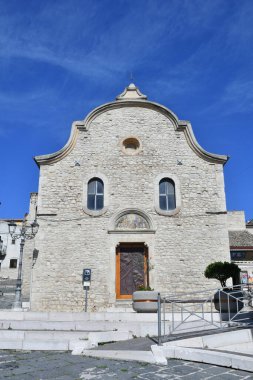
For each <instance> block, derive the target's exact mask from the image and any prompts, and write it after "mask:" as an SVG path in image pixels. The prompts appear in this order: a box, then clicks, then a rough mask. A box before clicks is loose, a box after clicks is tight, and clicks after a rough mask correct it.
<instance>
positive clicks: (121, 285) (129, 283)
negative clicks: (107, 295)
mask: <svg viewBox="0 0 253 380" xmlns="http://www.w3.org/2000/svg"><path fill="white" fill-rule="evenodd" d="M147 255H148V253H147V249H146V247H145V246H144V244H137V243H129V244H127V243H125V244H123V243H121V244H120V245H119V246H118V247H117V251H116V296H117V299H128V298H132V294H133V292H134V291H135V290H138V288H139V286H141V285H144V286H147V285H148V271H147Z"/></svg>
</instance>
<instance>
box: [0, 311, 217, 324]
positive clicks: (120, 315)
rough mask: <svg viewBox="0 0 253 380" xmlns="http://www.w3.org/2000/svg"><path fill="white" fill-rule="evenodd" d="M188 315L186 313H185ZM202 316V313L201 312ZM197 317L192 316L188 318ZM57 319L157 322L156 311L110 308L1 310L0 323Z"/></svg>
mask: <svg viewBox="0 0 253 380" xmlns="http://www.w3.org/2000/svg"><path fill="white" fill-rule="evenodd" d="M185 315H186V314H185ZM199 315H200V316H201V314H199ZM182 316H183V314H182V313H174V316H173V318H174V320H175V321H180V320H181V318H182ZM219 317H220V316H219V313H215V314H213V318H214V319H215V320H217V321H218V320H219ZM192 318H195V317H194V316H191V317H190V318H188V319H192ZM204 318H205V319H209V320H211V315H210V313H205V315H204ZM165 319H166V320H168V321H171V320H172V314H171V313H166V314H165ZM17 320H21V321H50V322H53V321H56V322H61V321H62V322H77V321H111V322H112V321H134V322H136V321H143V322H156V321H157V314H156V313H136V312H134V311H131V312H126V311H123V312H121V311H118V310H117V311H115V309H110V310H108V311H105V312H92V313H85V312H76V313H72V312H33V311H12V310H11V311H0V323H1V322H2V321H17Z"/></svg>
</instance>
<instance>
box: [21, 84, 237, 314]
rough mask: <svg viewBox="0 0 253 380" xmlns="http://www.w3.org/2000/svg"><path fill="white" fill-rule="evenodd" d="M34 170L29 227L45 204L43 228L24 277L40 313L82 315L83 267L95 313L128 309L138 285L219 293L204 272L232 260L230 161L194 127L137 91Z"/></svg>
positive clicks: (30, 247) (28, 250) (75, 130)
mask: <svg viewBox="0 0 253 380" xmlns="http://www.w3.org/2000/svg"><path fill="white" fill-rule="evenodd" d="M35 161H36V163H37V165H38V166H39V168H40V179H39V190H38V197H36V194H33V196H32V198H31V200H32V204H31V209H30V219H31V220H33V215H32V213H34V209H35V206H36V203H37V220H38V223H39V225H40V227H39V232H38V233H37V235H36V237H35V239H34V240H33V241H31V242H27V243H26V246H25V256H24V277H23V278H24V281H23V294H24V296H28V295H29V293H30V295H31V297H30V299H31V309H32V310H59V311H80V310H83V304H84V291H83V287H82V271H83V269H84V268H90V269H91V270H92V281H91V288H90V291H89V308H90V310H94V311H95V310H102V309H106V308H108V307H115V306H117V305H121V304H122V303H124V304H125V303H129V304H130V302H131V296H132V293H133V291H134V290H135V289H138V287H139V286H140V285H144V286H148V285H149V286H150V287H151V288H154V289H155V290H159V291H162V292H164V293H171V292H173V291H184V290H185V288H186V287H187V289H188V290H189V289H192V290H197V289H203V287H210V286H212V285H217V283H216V282H215V281H213V282H212V281H211V280H207V279H206V278H205V277H204V274H203V273H204V270H205V268H206V266H207V265H208V264H209V263H210V262H213V261H217V260H219V261H229V260H230V256H229V255H230V253H229V237H228V226H227V211H226V201H225V192H224V181H223V165H224V164H225V163H226V162H227V156H222V155H217V154H212V153H209V152H207V151H205V150H204V149H203V148H201V147H200V146H199V144H198V143H197V141H196V139H195V137H194V134H193V132H192V128H191V124H190V123H189V122H188V121H184V120H179V119H178V117H177V116H176V115H175V114H174V113H173V112H172V111H171V110H169V109H168V108H166V107H164V106H162V105H160V104H157V103H154V102H151V101H148V100H147V97H146V96H145V95H143V94H142V93H141V92H140V91H139V89H138V88H136V86H135V85H133V84H131V85H129V86H128V87H127V88H126V89H125V91H124V92H123V93H122V94H121V95H119V96H118V97H117V98H116V101H113V102H111V103H107V104H104V105H102V106H100V107H98V108H96V109H95V110H93V111H92V112H91V113H90V114H89V115H88V116H87V117H86V118H85V119H84V120H82V121H78V122H74V123H73V125H72V130H71V134H70V138H69V141H68V142H67V144H66V145H65V146H64V147H63V148H62V149H61V150H59V151H58V152H55V153H52V154H48V155H44V156H37V157H35ZM34 249H36V252H37V256H36V260H34V258H33V252H34Z"/></svg>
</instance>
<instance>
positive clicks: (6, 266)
mask: <svg viewBox="0 0 253 380" xmlns="http://www.w3.org/2000/svg"><path fill="white" fill-rule="evenodd" d="M9 222H10V220H7V219H1V220H0V279H1V278H6V279H16V278H17V274H18V261H19V254H20V240H15V239H12V237H11V236H10V234H9V228H8V223H9ZM15 223H16V224H17V231H18V230H19V228H20V226H21V223H22V220H20V219H16V220H15Z"/></svg>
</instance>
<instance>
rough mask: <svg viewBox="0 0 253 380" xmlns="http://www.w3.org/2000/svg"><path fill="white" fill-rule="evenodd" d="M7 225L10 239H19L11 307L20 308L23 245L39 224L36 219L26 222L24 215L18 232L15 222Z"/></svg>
mask: <svg viewBox="0 0 253 380" xmlns="http://www.w3.org/2000/svg"><path fill="white" fill-rule="evenodd" d="M8 226H9V233H10V235H11V237H12V239H14V240H18V239H21V241H20V256H19V263H18V277H17V283H16V290H15V299H14V303H13V306H12V308H13V309H22V302H21V287H22V264H23V253H24V245H25V241H26V240H31V239H33V238H34V237H35V235H36V233H37V232H38V229H39V225H38V223H37V221H36V219H35V220H34V221H33V223H28V222H27V220H26V216H25V217H24V219H23V222H22V225H21V229H20V230H19V231H18V232H16V228H17V224H16V223H14V222H13V221H12V222H10V223H8Z"/></svg>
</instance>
